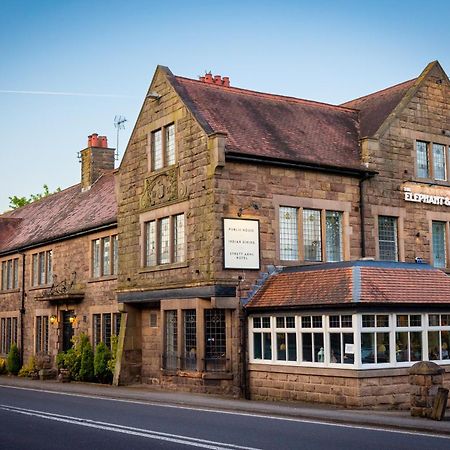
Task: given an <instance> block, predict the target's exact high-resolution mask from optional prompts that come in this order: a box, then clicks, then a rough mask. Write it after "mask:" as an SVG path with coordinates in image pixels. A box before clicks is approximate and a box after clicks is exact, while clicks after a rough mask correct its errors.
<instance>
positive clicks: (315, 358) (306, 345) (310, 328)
mask: <svg viewBox="0 0 450 450" xmlns="http://www.w3.org/2000/svg"><path fill="white" fill-rule="evenodd" d="M324 341H325V340H324V329H323V317H322V316H303V317H301V343H302V344H301V345H302V347H301V348H302V359H301V360H302V361H306V362H315V363H324V362H325V343H324Z"/></svg>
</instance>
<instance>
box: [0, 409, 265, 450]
mask: <svg viewBox="0 0 450 450" xmlns="http://www.w3.org/2000/svg"><path fill="white" fill-rule="evenodd" d="M0 410H4V411H8V412H13V413H17V414H22V415H26V416H33V417H38V418H41V419H46V420H52V421H55V422H63V423H70V424H72V425H80V426H83V427H89V428H96V429H99V430H105V431H113V432H116V433H123V434H128V435H133V436H139V437H144V438H147V439H157V440H161V441H167V442H173V443H177V444H183V445H189V446H191V447H199V448H205V449H211V450H233V449H235V450H259V449H257V448H254V447H245V446H240V445H235V444H228V443H226V442H215V441H209V440H206V439H199V438H194V437H189V436H181V435H177V434H172V433H163V432H159V431H154V430H146V429H144V428H135V427H128V426H125V425H119V424H113V423H108V422H101V421H96V420H90V419H83V418H81V417H73V416H65V415H61V414H53V413H48V412H45V411H37V410H33V409H27V408H19V407H16V406H10V405H2V404H0Z"/></svg>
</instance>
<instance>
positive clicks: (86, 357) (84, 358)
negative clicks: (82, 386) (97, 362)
mask: <svg viewBox="0 0 450 450" xmlns="http://www.w3.org/2000/svg"><path fill="white" fill-rule="evenodd" d="M79 379H80V380H81V381H92V380H93V379H94V352H93V351H92V347H91V344H90V343H89V341H88V342H87V344H85V345H83V348H82V353H81V366H80V372H79Z"/></svg>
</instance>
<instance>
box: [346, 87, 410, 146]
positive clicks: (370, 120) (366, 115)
mask: <svg viewBox="0 0 450 450" xmlns="http://www.w3.org/2000/svg"><path fill="white" fill-rule="evenodd" d="M415 82H416V78H414V79H413V80H409V81H405V82H404V83H400V84H397V85H395V86H391V87H389V88H387V89H383V90H381V91H378V92H374V93H373V94H370V95H366V96H364V97H360V98H357V99H355V100H350V101H348V102H345V103H343V104H342V105H341V106H345V107H347V108H354V109H357V110H359V111H360V135H361V137H362V138H363V137H370V136H373V135H374V134H375V133H376V132H377V131H378V129H379V128H380V126H381V125H382V123H383V122H384V121H385V120H386V119H387V117H388V116H389V114H391V113H392V111H393V110H394V109H395V107H396V106H397V105H398V104H399V103H400V101H401V100H402V98H403V97H404V95H405V94H406V92H407V91H408V89H409V88H410V87H411V86H412V85H413V84H414V83H415Z"/></svg>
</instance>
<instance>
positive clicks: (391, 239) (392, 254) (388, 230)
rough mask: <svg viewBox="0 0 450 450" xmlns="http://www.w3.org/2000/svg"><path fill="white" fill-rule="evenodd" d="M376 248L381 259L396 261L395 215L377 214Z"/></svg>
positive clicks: (396, 236)
mask: <svg viewBox="0 0 450 450" xmlns="http://www.w3.org/2000/svg"><path fill="white" fill-rule="evenodd" d="M378 248H379V258H380V260H381V261H398V234H397V217H390V216H378Z"/></svg>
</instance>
